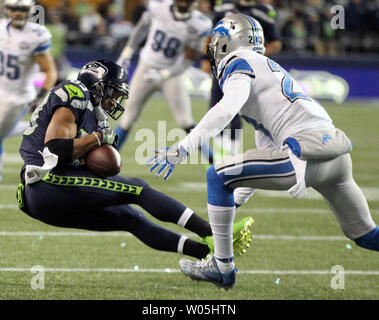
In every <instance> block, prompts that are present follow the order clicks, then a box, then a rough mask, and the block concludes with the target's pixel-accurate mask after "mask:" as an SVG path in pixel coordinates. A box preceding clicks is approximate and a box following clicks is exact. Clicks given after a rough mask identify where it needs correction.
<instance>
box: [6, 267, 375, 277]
mask: <svg viewBox="0 0 379 320" xmlns="http://www.w3.org/2000/svg"><path fill="white" fill-rule="evenodd" d="M31 270H32V269H31V268H13V267H11V268H6V267H5V268H0V272H29V273H30V272H31ZM43 270H44V271H45V272H70V273H74V272H80V273H132V272H133V273H178V272H180V270H179V269H171V268H165V269H139V268H138V269H137V268H130V269H129V268H43ZM238 274H275V275H286V274H292V275H332V274H336V273H335V272H332V271H330V270H238ZM344 274H345V275H361V276H378V275H379V271H378V270H344Z"/></svg>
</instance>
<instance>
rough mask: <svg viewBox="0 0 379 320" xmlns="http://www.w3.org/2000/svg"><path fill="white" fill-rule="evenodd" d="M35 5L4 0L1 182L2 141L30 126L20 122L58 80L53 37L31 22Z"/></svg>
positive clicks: (0, 30)
mask: <svg viewBox="0 0 379 320" xmlns="http://www.w3.org/2000/svg"><path fill="white" fill-rule="evenodd" d="M33 5H34V1H33V0H5V1H4V8H5V13H6V18H4V19H0V181H1V180H2V175H1V173H2V166H3V162H4V150H3V147H2V142H3V140H4V139H5V138H6V137H9V136H14V135H21V134H22V133H23V132H24V130H25V129H26V127H27V126H28V123H27V122H23V121H21V119H22V118H23V116H24V115H25V114H26V113H27V111H28V110H29V109H33V108H35V107H36V106H37V105H38V104H39V103H40V102H42V100H43V98H44V97H45V96H46V94H47V92H48V90H50V89H51V88H52V87H53V86H54V84H55V82H56V80H57V71H56V67H55V63H54V60H53V58H52V56H51V53H50V51H49V49H50V46H51V34H50V32H49V31H48V30H47V29H46V27H45V26H43V25H40V24H37V23H32V22H29V21H28V19H29V16H30V14H31V10H32V7H33ZM40 70H41V71H42V72H43V73H44V74H45V76H46V77H45V80H44V82H43V84H42V87H41V90H40V91H39V93H38V94H36V90H35V87H34V85H33V80H34V78H35V76H36V75H37V73H38V72H39V71H40Z"/></svg>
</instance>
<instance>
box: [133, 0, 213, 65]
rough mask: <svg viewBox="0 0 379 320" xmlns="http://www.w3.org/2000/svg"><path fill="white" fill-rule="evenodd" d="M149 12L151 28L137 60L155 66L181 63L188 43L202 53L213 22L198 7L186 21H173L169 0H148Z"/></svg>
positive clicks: (170, 0) (171, 4) (171, 6)
mask: <svg viewBox="0 0 379 320" xmlns="http://www.w3.org/2000/svg"><path fill="white" fill-rule="evenodd" d="M148 14H149V17H150V28H149V33H148V37H147V40H146V44H145V46H144V48H143V49H142V51H141V55H140V59H141V60H143V61H144V62H145V63H147V64H148V65H149V66H151V67H154V68H158V69H163V68H167V67H171V66H173V65H174V64H177V63H180V62H181V61H182V59H183V57H184V52H185V48H186V47H187V46H188V47H191V48H193V49H195V50H198V51H200V52H202V50H203V46H204V44H205V39H206V37H207V36H208V35H209V34H210V33H211V31H212V21H211V20H210V19H209V18H208V17H206V16H205V15H204V14H202V13H201V12H200V11H197V10H194V11H193V12H192V15H191V17H190V18H189V19H187V20H176V19H175V17H174V14H173V1H172V0H151V1H150V2H149V6H148Z"/></svg>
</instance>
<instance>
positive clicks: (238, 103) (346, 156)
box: [151, 14, 379, 288]
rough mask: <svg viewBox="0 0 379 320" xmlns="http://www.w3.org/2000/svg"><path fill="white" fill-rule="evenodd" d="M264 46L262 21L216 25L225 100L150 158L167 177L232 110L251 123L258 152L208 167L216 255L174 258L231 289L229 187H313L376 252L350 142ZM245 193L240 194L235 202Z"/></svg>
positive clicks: (213, 55) (212, 54) (215, 56)
mask: <svg viewBox="0 0 379 320" xmlns="http://www.w3.org/2000/svg"><path fill="white" fill-rule="evenodd" d="M263 43H264V42H263V32H262V28H261V26H260V24H259V23H258V22H257V21H256V20H255V19H253V18H251V17H249V16H245V15H240V14H235V15H231V16H228V17H225V18H223V19H222V20H221V21H220V22H219V23H218V24H217V25H216V26H215V27H214V29H213V33H212V39H211V43H210V44H209V47H208V54H209V59H210V62H211V65H212V67H213V70H214V72H215V75H216V77H217V79H218V81H219V83H220V87H221V89H222V91H223V93H224V97H223V98H222V100H221V101H220V102H219V103H218V104H217V105H216V106H214V107H213V108H212V109H211V110H209V111H208V113H207V114H206V115H205V116H204V117H203V119H202V120H201V121H200V122H199V124H198V125H197V126H196V128H195V129H194V130H192V131H191V133H190V134H189V135H187V137H186V138H185V139H184V140H182V141H181V142H180V143H179V145H178V146H174V147H171V148H169V149H168V150H157V156H156V157H155V160H154V161H152V162H153V163H154V162H155V161H157V163H156V164H154V165H153V167H152V168H151V171H153V170H155V169H156V168H159V169H158V171H157V173H156V175H159V174H161V173H162V172H163V171H164V170H165V168H167V167H168V171H167V173H166V175H165V177H164V178H165V179H167V178H168V176H169V175H170V174H171V173H172V171H173V169H174V167H175V166H176V165H177V164H179V163H180V162H181V161H182V160H183V159H184V158H185V157H186V156H187V155H188V154H189V153H191V152H192V151H193V150H194V149H195V148H196V147H197V146H198V145H199V144H201V143H203V142H204V141H206V140H207V139H209V138H210V137H212V136H215V135H216V134H218V133H219V132H220V131H221V130H222V129H223V128H224V127H225V126H226V125H227V124H228V123H229V122H230V120H231V119H232V118H233V117H234V116H235V115H236V114H237V113H240V114H241V115H242V117H243V118H244V119H245V120H246V121H247V122H249V123H250V124H252V125H253V126H254V127H255V134H256V139H255V141H256V145H257V148H258V149H252V150H249V151H247V152H245V153H244V154H240V155H236V156H232V157H230V158H226V159H224V160H222V161H220V162H218V163H217V164H216V165H215V166H211V167H210V168H209V170H208V172H207V185H208V186H207V187H208V215H209V221H210V224H211V227H212V231H213V234H214V241H215V250H214V256H213V258H212V259H209V260H207V261H190V260H187V259H182V260H181V261H180V262H179V265H180V268H181V270H182V271H183V272H184V273H185V274H186V275H188V276H189V277H191V278H193V279H196V280H204V281H209V282H212V283H215V284H216V285H218V286H221V287H224V288H231V287H232V286H233V285H234V283H235V278H236V271H237V269H235V267H234V261H233V248H232V246H231V244H232V238H231V235H232V229H231V226H232V223H233V220H234V215H235V197H234V191H235V192H236V193H237V194H238V191H239V187H250V188H258V189H269V190H288V191H289V193H290V194H291V195H292V196H293V197H294V198H299V197H302V196H304V195H305V194H306V188H307V187H312V188H314V189H315V190H317V191H318V192H319V193H320V194H321V195H322V196H323V197H324V199H325V200H326V202H327V204H328V205H329V207H330V208H331V210H332V211H333V213H334V215H335V216H336V218H337V220H338V222H339V224H340V227H341V229H342V231H343V233H344V234H345V235H346V236H347V237H348V238H350V239H352V240H354V241H355V242H356V244H357V245H358V246H360V247H363V248H367V249H372V250H376V251H379V227H377V226H376V224H375V222H374V221H373V219H372V217H371V214H370V210H369V207H368V204H367V201H366V199H365V197H364V195H363V193H362V191H361V190H360V188H359V187H358V185H357V184H356V183H355V181H354V179H353V175H352V163H351V158H350V152H351V149H352V144H351V142H350V140H349V139H348V138H347V137H346V135H345V134H344V133H343V132H342V131H341V130H339V129H337V128H335V127H334V125H333V123H332V120H331V118H330V117H329V115H328V114H327V112H326V111H325V109H324V108H323V107H322V106H321V105H320V104H318V103H317V102H316V101H315V100H313V99H311V98H309V97H308V96H307V95H305V94H304V93H303V92H302V91H301V89H300V87H299V86H298V85H297V84H296V82H295V81H294V80H293V79H292V78H291V76H290V75H289V74H288V73H287V72H286V71H285V70H284V69H283V68H282V67H281V66H280V65H279V64H277V63H276V62H274V61H273V60H271V59H269V58H267V57H265V56H264V55H263V54H264V51H265V48H264V46H263ZM236 93H238V94H236ZM249 196H251V194H248V195H247V196H246V197H241V195H240V196H239V198H240V200H241V198H242V201H241V202H239V203H240V204H241V203H243V202H245V201H247V198H248V197H249ZM244 198H245V199H244Z"/></svg>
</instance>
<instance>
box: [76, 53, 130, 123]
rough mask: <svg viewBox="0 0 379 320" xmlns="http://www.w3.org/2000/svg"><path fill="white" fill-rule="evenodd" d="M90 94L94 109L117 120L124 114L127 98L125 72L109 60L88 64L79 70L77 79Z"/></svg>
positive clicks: (127, 88)
mask: <svg viewBox="0 0 379 320" xmlns="http://www.w3.org/2000/svg"><path fill="white" fill-rule="evenodd" d="M77 79H78V80H79V81H80V82H82V83H83V84H84V85H85V86H86V87H87V89H88V90H89V92H90V96H91V102H92V104H93V105H94V107H95V108H96V107H101V108H102V109H103V110H104V111H105V112H106V113H107V114H108V115H109V116H110V117H111V118H113V119H114V120H117V119H118V118H120V116H121V115H122V114H123V113H124V111H125V109H124V107H123V104H124V103H125V100H126V99H128V98H129V86H128V77H127V74H126V71H125V70H124V69H123V68H122V67H121V66H119V65H118V64H117V63H114V62H113V61H109V60H96V61H91V62H88V63H87V64H86V65H85V66H83V68H82V69H81V70H80V72H79V75H78V78H77Z"/></svg>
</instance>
